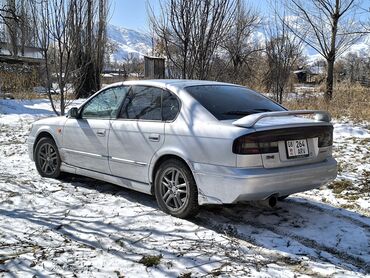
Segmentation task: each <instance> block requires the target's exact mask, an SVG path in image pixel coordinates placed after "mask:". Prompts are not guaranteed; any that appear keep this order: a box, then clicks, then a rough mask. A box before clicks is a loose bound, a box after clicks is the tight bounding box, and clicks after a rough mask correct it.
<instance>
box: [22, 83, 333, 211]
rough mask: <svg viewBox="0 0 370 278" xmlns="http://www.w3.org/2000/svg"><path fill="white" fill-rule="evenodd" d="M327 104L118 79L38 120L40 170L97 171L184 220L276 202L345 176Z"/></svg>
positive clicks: (31, 145) (35, 156)
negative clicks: (299, 106) (301, 104)
mask: <svg viewBox="0 0 370 278" xmlns="http://www.w3.org/2000/svg"><path fill="white" fill-rule="evenodd" d="M332 144H333V126H332V124H331V123H330V115H329V114H327V113H326V112H324V111H308V110H303V111H289V110H287V109H285V108H284V107H282V106H281V105H279V104H277V103H275V102H274V101H272V100H270V99H268V98H266V97H264V96H263V95H261V94H259V93H256V92H254V91H252V90H249V89H247V88H245V87H242V86H238V85H233V84H227V83H219V82H211V81H197V80H145V81H128V82H121V83H116V84H113V85H110V86H109V87H106V88H104V89H102V90H101V91H99V92H97V93H96V94H95V95H93V96H92V97H90V98H89V99H87V100H86V101H85V102H84V103H83V104H82V105H81V106H80V107H79V108H75V107H74V108H71V109H70V110H69V112H68V115H67V116H64V117H53V118H48V119H43V120H39V121H37V122H35V123H34V124H33V125H32V130H31V134H30V136H29V139H28V149H29V155H30V158H31V159H32V160H34V161H35V164H36V168H37V170H38V172H39V173H40V175H41V176H43V177H48V178H58V177H59V176H60V175H61V174H62V173H63V172H64V173H73V174H78V175H83V176H88V177H91V178H94V179H99V180H103V181H106V182H110V183H113V184H117V185H120V186H123V187H126V188H130V189H133V190H137V191H140V192H144V193H147V194H152V195H154V196H155V198H156V200H157V203H158V206H159V208H160V209H162V210H163V211H165V212H166V213H169V214H171V215H173V216H176V217H181V218H185V217H189V216H192V215H195V214H196V213H197V211H198V209H199V207H200V206H201V205H205V204H220V205H221V204H231V203H239V202H244V201H258V200H268V203H270V204H271V205H274V204H275V203H276V200H277V199H283V198H285V197H287V196H288V195H290V194H293V193H297V192H302V191H306V190H310V189H313V188H317V187H319V186H321V185H323V184H325V183H327V182H329V181H331V180H333V179H334V178H335V177H336V161H335V159H334V158H333V157H332Z"/></svg>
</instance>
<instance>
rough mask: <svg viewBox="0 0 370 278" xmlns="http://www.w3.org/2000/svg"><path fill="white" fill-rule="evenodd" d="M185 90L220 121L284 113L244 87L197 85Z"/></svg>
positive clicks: (268, 100)
mask: <svg viewBox="0 0 370 278" xmlns="http://www.w3.org/2000/svg"><path fill="white" fill-rule="evenodd" d="M185 89H186V91H187V92H188V93H189V94H190V95H191V96H192V97H193V98H195V99H196V100H197V101H198V102H199V103H200V104H201V105H203V106H204V107H205V108H206V109H207V110H208V111H209V112H210V113H212V114H213V116H215V117H216V118H217V119H218V120H220V121H221V120H229V119H239V118H242V117H244V116H247V115H251V114H255V113H261V112H271V111H285V109H284V108H283V107H282V106H280V105H279V104H277V103H275V102H273V101H272V100H270V99H268V98H267V97H264V96H263V95H261V94H259V93H256V92H254V91H252V90H248V89H246V88H244V87H237V86H229V85H199V86H190V87H186V88H185Z"/></svg>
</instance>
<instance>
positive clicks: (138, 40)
mask: <svg viewBox="0 0 370 278" xmlns="http://www.w3.org/2000/svg"><path fill="white" fill-rule="evenodd" d="M107 37H108V41H109V42H110V43H111V44H112V45H113V48H114V51H113V53H112V54H111V55H110V60H111V62H124V61H125V60H126V59H127V58H132V57H137V58H142V57H143V56H144V55H150V53H151V50H152V39H151V37H150V36H149V35H147V34H145V33H144V32H139V31H136V30H131V29H127V28H124V27H120V26H115V25H112V24H108V26H107Z"/></svg>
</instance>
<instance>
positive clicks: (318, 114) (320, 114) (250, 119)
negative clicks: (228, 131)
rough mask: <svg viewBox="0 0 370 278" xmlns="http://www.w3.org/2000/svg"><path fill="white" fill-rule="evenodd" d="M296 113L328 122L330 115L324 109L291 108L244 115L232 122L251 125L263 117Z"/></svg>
mask: <svg viewBox="0 0 370 278" xmlns="http://www.w3.org/2000/svg"><path fill="white" fill-rule="evenodd" d="M297 115H315V120H316V121H323V122H328V123H330V121H331V116H330V114H329V113H328V112H326V111H320V110H292V111H276V112H263V113H256V114H251V115H248V116H245V117H243V118H241V119H239V120H236V121H235V122H233V125H235V126H241V127H253V126H254V125H255V124H256V123H257V122H258V121H260V120H261V119H263V118H270V117H273V118H274V117H285V116H297Z"/></svg>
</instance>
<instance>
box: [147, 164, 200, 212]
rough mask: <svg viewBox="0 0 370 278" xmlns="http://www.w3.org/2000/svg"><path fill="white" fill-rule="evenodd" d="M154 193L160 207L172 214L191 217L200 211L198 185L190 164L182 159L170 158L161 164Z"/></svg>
mask: <svg viewBox="0 0 370 278" xmlns="http://www.w3.org/2000/svg"><path fill="white" fill-rule="evenodd" d="M154 194H155V198H156V200H157V203H158V206H159V208H160V209H161V210H162V211H164V212H166V213H168V214H170V215H172V216H175V217H178V218H189V217H192V216H195V215H196V214H197V213H198V210H199V204H198V189H197V185H196V183H195V180H194V177H193V175H192V173H191V171H190V169H189V168H188V166H187V165H186V164H185V163H184V162H182V161H180V160H177V159H169V160H166V161H165V162H163V163H162V164H161V165H160V166H159V168H158V170H157V172H156V176H155V180H154Z"/></svg>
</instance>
